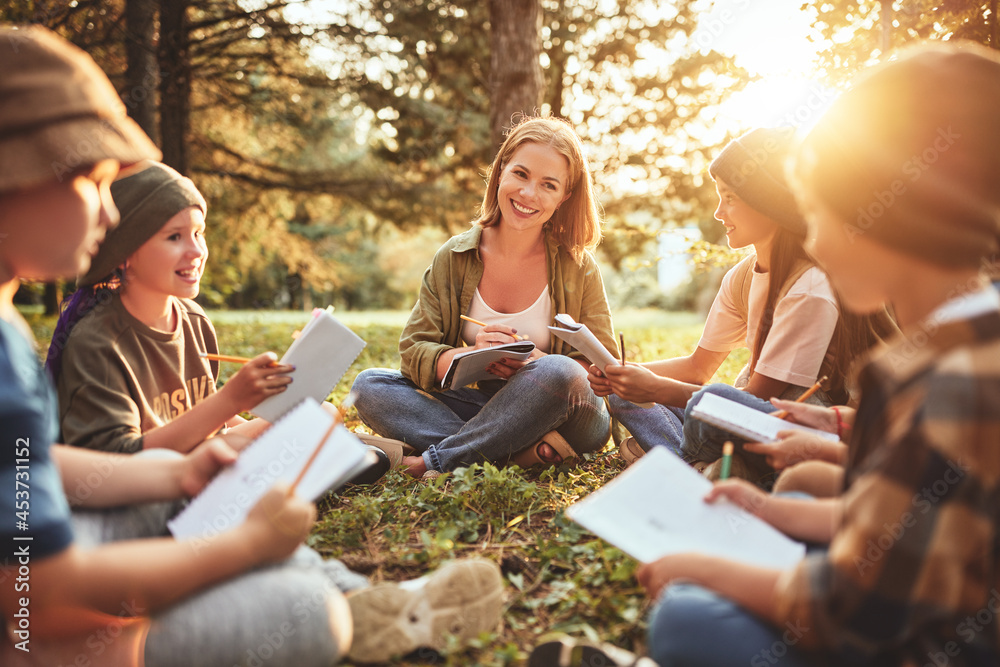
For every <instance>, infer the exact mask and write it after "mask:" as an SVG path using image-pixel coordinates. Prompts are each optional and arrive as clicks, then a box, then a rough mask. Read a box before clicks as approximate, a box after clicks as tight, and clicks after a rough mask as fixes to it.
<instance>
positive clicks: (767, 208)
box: [708, 127, 806, 235]
mask: <svg viewBox="0 0 1000 667" xmlns="http://www.w3.org/2000/svg"><path fill="white" fill-rule="evenodd" d="M794 136H795V129H794V128H791V127H782V128H767V129H765V128H760V129H756V130H751V131H749V132H747V133H746V134H744V135H743V136H742V137H739V138H737V139H733V140H732V141H730V142H729V143H728V144H727V145H726V147H725V148H724V149H722V152H721V153H719V157H717V158H715V160H714V161H713V162H712V164H711V165H710V166H709V168H708V170H709V173H711V174H712V178H715V179H722V180H723V181H725V183H726V185H728V186H729V187H731V188H732V189H733V190H734V191H735V192H736V194H737V195H738V196H739V198H740V199H742V200H743V201H745V202H746V203H747V204H749V205H750V207H751V208H752V209H754V210H755V211H758V212H760V213H763V214H764V215H766V216H767V217H769V218H771V219H772V220H774V221H775V222H776V223H778V224H779V225H780V226H781V227H783V228H785V229H787V230H788V231H790V232H793V233H795V234H798V235H805V233H806V222H805V219H804V218H803V217H802V214H801V213H799V209H798V206H797V205H796V203H795V196H794V195H793V194H792V191H791V190H790V189H789V187H788V182H787V181H786V180H785V161H786V160H787V158H788V154H789V150H790V149H791V146H792V140H793V138H794Z"/></svg>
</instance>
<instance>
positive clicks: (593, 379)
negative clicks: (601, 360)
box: [587, 364, 614, 396]
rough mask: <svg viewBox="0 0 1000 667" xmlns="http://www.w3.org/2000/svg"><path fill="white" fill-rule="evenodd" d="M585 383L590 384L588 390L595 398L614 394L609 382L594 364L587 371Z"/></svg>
mask: <svg viewBox="0 0 1000 667" xmlns="http://www.w3.org/2000/svg"><path fill="white" fill-rule="evenodd" d="M587 381H589V382H590V390H591V391H593V392H594V394H596V395H597V396H609V395H611V394H613V393H614V390H613V389H612V388H611V381H610V380H608V378H607V376H606V375H604V373H602V372H601V369H600V368H598V367H597V366H595V365H594V364H591V365H590V368H588V369H587Z"/></svg>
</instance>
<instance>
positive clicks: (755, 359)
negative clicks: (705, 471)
mask: <svg viewBox="0 0 1000 667" xmlns="http://www.w3.org/2000/svg"><path fill="white" fill-rule="evenodd" d="M792 135H793V130H792V129H791V128H782V129H757V130H753V131H751V132H749V133H747V134H745V135H743V136H742V137H740V138H738V139H736V140H734V141H732V142H730V143H729V144H728V145H727V146H726V148H725V149H724V150H723V151H722V153H721V154H720V155H719V157H718V158H716V160H715V161H714V162H713V163H712V165H711V167H710V172H711V174H712V177H713V178H714V179H715V183H716V189H717V190H718V193H719V207H718V209H717V210H716V213H715V217H716V218H717V219H718V220H719V221H720V222H722V224H723V225H724V226H725V228H726V237H727V240H728V242H729V245H730V247H732V248H734V249H735V248H744V247H748V246H753V248H754V252H753V253H752V254H750V255H749V256H748V257H746V258H745V259H744V260H743V261H741V262H740V263H739V264H737V265H736V266H735V267H734V268H733V269H731V270H730V271H729V272H728V273H727V274H726V276H725V277H724V278H723V280H722V286H721V287H720V289H719V293H718V295H717V296H716V298H715V302H714V303H713V304H712V308H711V310H710V312H709V315H708V320H707V322H706V324H705V330H704V332H703V334H702V337H701V340H700V341H699V342H698V346H697V348H696V349H695V351H694V352H693V353H692V354H690V355H688V356H686V357H677V358H674V359H667V360H662V361H653V362H648V363H643V364H627V365H625V366H616V367H609V368H607V369H606V374H605V373H602V372H600V371H599V370H597V369H596V368H594V367H592V368H591V370H590V381H591V386H592V387H593V389H594V391H595V393H597V394H598V395H599V396H608V397H609V401H610V405H611V411H612V414H613V415H614V416H615V417H617V418H618V419H619V420H620V421H621V422H622V424H624V426H625V427H626V428H628V429H629V431H630V432H631V433H632V437H631V438H628V439H626V440H625V441H624V442H623V443H622V446H621V452H622V455H623V456H624V457H625V458H626V460H630V461H631V460H634V459H635V458H638V457H639V456H641V455H642V454H643V453H645V451H648V450H649V448H650V447H653V446H657V445H663V446H667V447H670V448H671V449H672V450H673V451H675V452H676V453H677V454H679V455H681V456H682V457H683V458H685V460H687V461H689V462H691V463H695V464H697V463H706V464H707V463H710V462H712V461H715V460H716V459H718V458H719V457H720V456H721V449H722V445H723V443H724V442H725V441H726V440H733V441H734V442H740V441H739V440H738V439H736V438H734V437H733V435H732V434H730V433H726V432H724V431H721V430H720V429H717V428H715V427H711V426H708V425H706V424H703V423H702V422H699V421H697V420H692V419H687V418H686V416H685V406H686V407H687V409H688V410H690V409H691V408H692V407H693V406H694V405H697V403H698V401H699V400H700V399H701V397H702V396H703V395H704V394H705V393H706V392H711V393H717V394H721V395H723V396H725V397H726V398H730V399H732V400H736V401H738V402H740V403H743V404H744V405H749V406H751V407H754V408H755V409H758V410H764V411H768V412H770V411H773V410H774V408H773V407H772V406H771V405H770V403H768V400H769V399H771V398H772V397H789V398H796V397H798V396H799V395H800V394H802V393H803V392H804V391H805V390H806V388H808V387H809V386H811V385H812V384H814V383H815V382H816V381H817V378H820V377H822V376H824V375H825V376H827V377H828V382H827V384H826V385H825V387H824V391H822V392H820V393H818V394H817V395H816V398H815V399H814V400H817V401H821V402H823V403H826V404H831V403H847V402H848V401H849V400H850V393H851V392H850V388H849V377H850V374H849V370H848V367H849V365H850V363H851V361H852V360H853V359H854V358H855V357H857V356H858V355H859V354H861V353H862V352H864V351H865V350H867V349H868V348H869V347H871V346H872V345H874V344H875V343H876V342H877V341H878V340H879V339H880V338H881V337H883V336H885V335H887V334H888V333H890V332H891V331H892V330H893V329H894V325H893V324H892V322H891V320H890V319H889V318H888V317H887V316H885V315H884V314H883V315H880V316H863V317H861V316H845V315H844V314H843V313H842V311H841V309H840V307H839V304H838V300H837V297H836V295H835V294H834V292H833V290H832V289H831V288H830V284H829V282H828V281H827V278H826V276H825V275H824V274H823V272H822V271H821V270H820V269H819V268H817V267H816V266H815V265H814V264H813V262H812V261H811V260H810V259H809V258H808V257H807V256H806V253H805V250H804V249H803V242H804V241H805V222H804V220H803V218H802V216H801V214H800V213H799V211H798V208H797V206H796V204H795V200H794V198H793V197H792V194H791V192H790V191H789V189H788V187H787V185H786V183H785V179H784V175H783V165H784V160H785V157H786V155H787V150H788V147H789V145H790V143H791V140H792ZM744 345H745V346H746V347H747V348H748V349H749V350H750V361H749V363H748V364H747V365H746V367H745V368H744V369H743V371H742V372H741V373H740V375H739V377H738V378H737V380H736V382H735V383H734V384H735V386H729V385H725V384H712V385H708V386H704V385H706V384H707V383H708V382H709V381H710V380H711V378H712V376H713V375H714V374H715V373H716V371H717V370H718V369H719V367H720V366H721V365H722V362H723V361H724V360H725V359H726V357H728V355H729V353H730V352H731V351H732V350H733V349H735V348H737V347H741V346H744ZM644 402H652V403H655V404H656V405H655V406H654V407H652V408H649V409H646V408H642V407H640V406H639V405H638V404H639V403H644ZM741 456H745V460H746V462H747V463H748V464H749V465H750V467H751V472H750V474H752V475H753V476H755V477H760V476H764V475H766V474H767V473H769V472H770V470H771V469H770V467H769V466H768V465H767V462H766V460H765V459H764V457H762V456H759V455H756V454H751V453H746V454H745V455H741Z"/></svg>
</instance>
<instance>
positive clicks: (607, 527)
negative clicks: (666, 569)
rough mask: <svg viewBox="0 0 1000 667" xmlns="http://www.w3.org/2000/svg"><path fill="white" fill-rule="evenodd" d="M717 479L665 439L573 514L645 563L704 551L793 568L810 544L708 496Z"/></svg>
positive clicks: (575, 507)
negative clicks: (676, 452)
mask: <svg viewBox="0 0 1000 667" xmlns="http://www.w3.org/2000/svg"><path fill="white" fill-rule="evenodd" d="M711 486H712V484H711V482H709V481H708V480H707V479H705V478H704V477H703V476H702V475H701V474H699V473H698V472H697V471H696V470H694V469H693V468H691V467H690V466H689V465H687V464H686V463H684V462H683V461H681V460H680V458H678V457H677V456H675V455H674V454H672V453H670V452H668V451H667V450H666V449H665V448H663V447H654V448H653V449H652V450H651V451H650V452H649V453H647V454H646V455H645V456H643V457H642V458H641V459H639V460H638V461H636V462H635V463H634V464H633V465H632V466H631V467H629V468H628V469H627V470H626V471H625V472H623V473H622V474H620V475H619V476H618V477H616V478H615V479H614V480H612V481H611V482H609V483H608V484H607V485H605V486H604V488H602V489H599V490H598V491H595V492H594V493H592V494H590V495H589V496H587V497H586V498H584V499H583V500H581V501H580V502H578V503H576V504H574V505H571V506H570V507H569V508H568V509H567V510H566V515H567V516H569V518H571V519H573V521H576V522H577V523H579V524H580V525H581V526H583V527H584V528H586V529H588V530H590V531H591V532H592V533H594V534H595V535H597V536H599V537H601V538H603V539H605V540H607V541H608V542H610V543H611V544H614V545H615V546H617V547H618V548H619V549H621V550H622V551H624V552H625V553H627V554H629V555H630V556H632V557H633V558H635V559H636V560H638V561H640V562H643V563H652V562H654V561H656V560H658V559H659V558H661V557H663V556H666V555H667V554H675V553H686V552H698V553H703V554H710V555H714V556H721V557H724V558H729V559H732V560H736V561H740V562H744V563H748V564H753V565H760V566H763V567H773V568H781V569H785V568H789V567H791V566H793V565H795V564H796V563H797V562H799V561H800V560H801V559H802V557H803V556H804V555H805V546H804V545H802V544H801V543H799V542H796V541H794V540H792V539H790V538H788V537H787V536H785V535H784V534H782V533H781V532H779V531H777V530H775V529H774V528H772V527H771V526H770V525H768V524H766V523H764V522H763V521H761V520H760V519H758V518H757V517H755V516H754V515H752V514H750V513H749V512H746V511H745V510H743V509H741V508H739V507H736V506H735V505H732V504H730V503H727V502H718V503H712V504H709V503H706V502H705V501H704V500H703V498H704V496H705V494H706V493H708V490H709V489H710V488H711Z"/></svg>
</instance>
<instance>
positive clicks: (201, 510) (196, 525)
mask: <svg viewBox="0 0 1000 667" xmlns="http://www.w3.org/2000/svg"><path fill="white" fill-rule="evenodd" d="M333 419H334V417H333V415H331V414H330V413H329V412H327V411H326V410H324V409H323V408H322V407H320V404H319V403H317V402H316V401H314V400H313V399H311V398H307V399H305V400H303V401H302V402H301V403H299V405H297V406H296V407H295V408H294V409H292V410H290V411H289V412H288V413H286V414H285V415H284V416H283V417H281V419H279V420H277V421H276V422H274V423H273V424H271V426H270V427H268V429H267V430H266V431H264V432H263V433H261V434H260V435H259V436H257V438H256V439H255V440H254V441H253V442H251V443H250V444H249V445H248V446H247V447H246V448H245V449H244V450H243V451H242V452H240V455H239V458H237V459H236V463H234V464H233V465H231V466H230V467H228V468H225V469H224V470H223V471H222V472H220V473H219V474H218V475H216V477H215V479H213V480H212V481H211V482H209V484H208V486H206V487H205V488H204V489H202V491H201V493H199V494H198V495H197V496H195V497H194V498H193V499H192V500H191V502H190V503H188V506H187V507H185V508H184V510H183V511H181V512H180V513H179V514H178V515H177V516H176V517H174V518H173V519H171V520H170V521H169V522H168V523H167V527H168V528H169V529H170V532H171V533H172V534H173V536H174V537H175V538H177V539H179V540H181V539H190V538H194V537H208V536H211V535H216V534H218V533H221V532H224V531H226V530H229V529H231V528H235V527H236V526H238V525H240V524H241V523H243V522H244V521H245V520H246V518H247V514H249V512H250V510H251V509H253V507H254V505H256V504H257V501H258V500H260V499H261V498H262V497H263V496H264V494H265V493H266V492H267V491H268V489H270V488H271V487H272V486H274V484H275V482H277V481H279V480H284V481H285V482H288V483H289V484H291V483H292V482H293V481H294V480H295V479H296V478H297V477H298V475H299V473H300V472H301V471H302V469H303V468H304V467H305V465H306V463H307V462H308V461H309V458H310V457H311V456H312V453H313V451H314V450H315V449H316V447H317V445H318V444H319V439H320V438H322V437H323V435H324V434H325V433H326V432H327V430H328V429H329V428H330V424H331V423H332V422H333ZM370 462H371V461H370V459H369V457H368V450H367V449H366V448H365V446H364V444H362V442H361V441H360V440H359V439H358V438H357V437H356V436H355V435H354V434H353V433H351V432H350V431H348V430H347V429H346V428H344V426H343V425H340V426H337V428H335V429H334V430H333V433H331V434H330V436H329V437H328V438H327V439H326V443H325V444H324V445H323V447H322V449H320V451H319V453H318V454H317V455H316V458H315V459H314V460H313V461H312V464H311V465H310V466H309V469H308V470H307V471H306V473H305V475H304V476H303V477H302V479H301V480H300V481H299V483H298V486H297V487H296V488H295V492H296V494H298V495H299V496H300V497H302V498H306V499H308V500H316V499H317V498H319V497H320V496H321V495H323V494H324V493H325V492H326V491H327V490H328V489H330V488H333V487H336V486H340V485H341V484H343V483H344V482H347V481H348V480H350V479H351V478H353V477H354V476H355V475H356V474H357V473H359V472H361V471H362V470H364V469H365V467H367V466H368V465H369V464H370Z"/></svg>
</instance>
